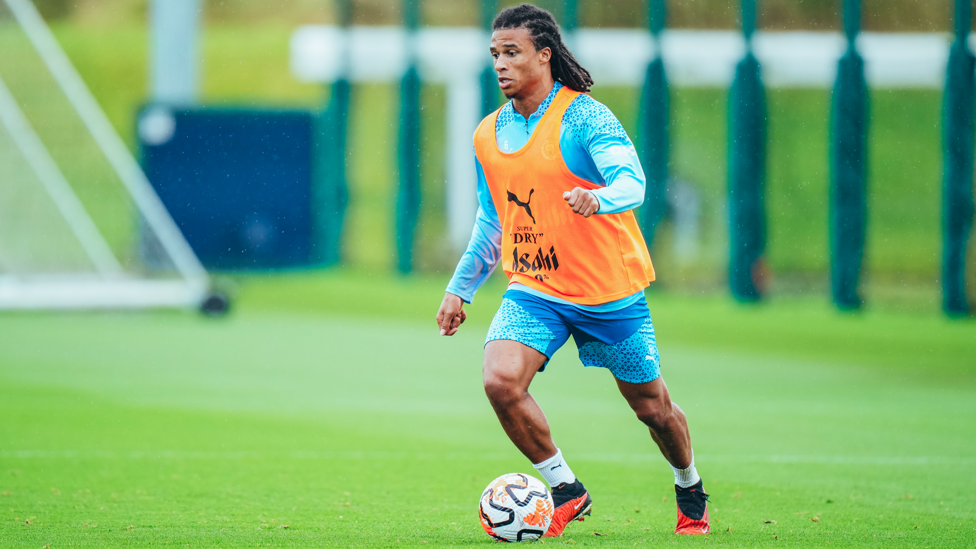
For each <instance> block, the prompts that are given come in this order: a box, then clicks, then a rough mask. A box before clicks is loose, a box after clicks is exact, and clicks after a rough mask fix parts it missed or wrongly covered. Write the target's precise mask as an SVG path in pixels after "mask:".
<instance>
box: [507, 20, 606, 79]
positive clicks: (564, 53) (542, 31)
mask: <svg viewBox="0 0 976 549" xmlns="http://www.w3.org/2000/svg"><path fill="white" fill-rule="evenodd" d="M491 28H492V30H499V29H522V28H524V29H527V30H528V31H529V35H530V36H532V44H533V45H534V46H535V49H536V51H539V50H542V49H543V48H549V50H550V51H552V58H550V60H549V66H550V67H551V69H552V78H553V79H554V80H555V81H557V82H559V83H560V84H562V85H564V86H566V87H567V88H569V89H571V90H573V91H578V92H583V93H587V92H589V91H590V88H591V87H592V86H593V77H592V76H590V71H588V70H586V69H584V68H583V66H582V65H580V64H579V61H577V60H576V58H575V57H573V53H572V52H570V51H569V48H567V47H566V44H564V43H563V38H562V35H561V34H560V32H559V25H557V24H556V19H555V18H554V17H553V16H552V14H551V13H549V12H548V11H546V10H544V9H542V8H539V7H536V6H533V5H532V4H519V5H517V6H512V7H510V8H506V9H504V10H502V12H501V13H499V14H498V16H497V17H495V20H494V21H493V22H492V24H491Z"/></svg>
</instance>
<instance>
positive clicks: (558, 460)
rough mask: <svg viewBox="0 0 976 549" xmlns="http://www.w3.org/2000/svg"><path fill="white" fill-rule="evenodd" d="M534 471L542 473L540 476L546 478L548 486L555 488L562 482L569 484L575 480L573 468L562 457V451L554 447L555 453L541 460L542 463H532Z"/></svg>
mask: <svg viewBox="0 0 976 549" xmlns="http://www.w3.org/2000/svg"><path fill="white" fill-rule="evenodd" d="M532 466H533V467H535V470H536V471H539V474H540V475H542V478H544V479H546V482H548V483H549V486H550V487H552V488H555V487H556V486H559V485H560V484H562V483H564V482H568V483H570V484H572V483H574V482H576V475H574V474H573V470H572V469H570V468H569V464H567V463H566V460H565V459H563V452H562V450H560V449H559V448H556V455H554V456H552V457H551V458H549V459H547V460H545V461H543V462H542V463H533V464H532Z"/></svg>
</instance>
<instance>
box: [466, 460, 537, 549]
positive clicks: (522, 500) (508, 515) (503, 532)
mask: <svg viewBox="0 0 976 549" xmlns="http://www.w3.org/2000/svg"><path fill="white" fill-rule="evenodd" d="M552 512H553V505H552V494H550V493H549V488H547V487H546V485H545V483H543V482H542V481H541V480H539V479H537V478H535V477H532V476H529V475H523V474H522V473H509V474H507V475H502V476H500V477H498V478H496V479H495V480H493V481H491V484H489V485H488V487H487V488H485V491H484V493H482V494H481V503H480V505H479V506H478V515H479V516H480V517H481V527H482V528H484V529H485V532H488V535H489V536H491V537H493V538H495V539H496V540H498V541H530V540H534V539H538V538H540V537H542V535H543V534H545V533H546V530H548V529H549V524H551V523H552Z"/></svg>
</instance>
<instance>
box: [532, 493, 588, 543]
mask: <svg viewBox="0 0 976 549" xmlns="http://www.w3.org/2000/svg"><path fill="white" fill-rule="evenodd" d="M592 512H593V500H592V499H591V500H590V503H589V504H588V505H587V506H586V507H584V508H583V510H582V511H580V512H579V513H576V514H575V515H573V518H571V519H569V521H568V522H567V523H566V526H569V525H570V524H572V523H574V522H583V518H584V517H588V516H590V513H592ZM566 526H563V530H562V532H559V534H556V535H550V534H549V532H548V531H546V533H545V534H543V535H542V537H544V538H558V537H559V536H562V535H563V532H565V531H566Z"/></svg>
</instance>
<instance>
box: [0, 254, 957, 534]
mask: <svg viewBox="0 0 976 549" xmlns="http://www.w3.org/2000/svg"><path fill="white" fill-rule="evenodd" d="M444 282H445V281H444V280H443V277H430V278H424V277H422V276H421V277H416V278H408V279H396V278H387V277H384V276H379V275H375V274H370V273H367V272H349V271H332V272H327V273H323V274H319V275H291V276H276V277H250V278H244V279H239V280H237V283H238V284H239V286H238V293H239V300H238V301H237V303H236V304H237V308H236V310H235V312H234V313H233V314H232V315H230V316H229V317H227V318H224V319H217V320H212V319H206V318H202V317H199V316H196V315H193V314H183V313H133V314H78V315H45V314H6V315H2V316H0V418H2V419H3V421H0V547H5V548H6V547H31V548H41V547H45V546H47V547H51V548H61V547H146V546H173V547H316V546H367V545H368V546H375V545H380V546H395V545H424V544H428V545H435V544H436V545H458V546H462V545H475V544H485V545H487V544H491V543H494V542H492V541H491V540H490V539H489V538H488V537H487V536H486V535H484V533H482V532H481V529H480V526H479V524H478V520H477V518H476V514H475V512H476V505H477V500H478V497H479V495H480V493H481V490H482V489H483V488H484V486H485V485H486V484H487V483H488V482H489V481H490V480H491V479H492V478H494V477H495V476H497V475H499V474H502V473H506V472H510V471H523V472H533V471H532V469H531V465H530V464H529V463H527V462H526V461H525V460H524V459H523V458H522V457H521V456H520V455H519V454H518V453H517V451H516V450H515V449H514V448H513V447H512V446H511V444H510V443H509V442H508V441H507V439H506V438H505V436H504V434H503V433H502V431H501V429H500V428H499V427H498V425H497V423H496V420H495V418H494V415H493V413H492V411H491V409H490V406H489V405H488V403H487V400H486V399H485V398H484V396H483V393H482V389H481V380H480V371H479V366H480V362H481V345H482V341H483V337H484V334H485V331H486V329H487V324H488V322H489V321H490V318H491V315H492V313H493V311H494V308H495V307H496V306H497V304H498V302H499V299H500V293H501V291H502V287H500V286H499V284H498V282H497V281H492V282H491V284H490V285H489V286H488V287H486V288H485V289H484V290H483V291H482V293H481V294H479V297H478V299H477V300H476V302H475V303H474V304H473V305H472V306H471V307H470V322H469V324H466V325H465V327H464V328H463V329H462V331H461V333H459V335H458V336H456V337H454V338H441V337H439V336H438V335H437V329H436V327H435V325H434V323H433V322H432V321H431V318H432V317H433V315H434V312H435V309H436V306H437V304H438V303H439V301H440V298H441V295H442V294H441V288H442V287H443V284H444ZM649 302H650V305H651V309H652V314H653V315H654V318H655V324H656V327H657V331H658V338H659V344H660V347H661V353H662V359H663V369H664V375H665V377H666V379H667V380H668V382H669V386H670V388H671V391H672V394H673V396H674V398H675V400H676V401H677V402H678V403H680V404H681V405H682V406H683V407H684V409H685V410H686V412H687V414H688V417H689V421H690V424H691V427H692V434H693V437H694V445H695V450H696V461H697V462H698V465H699V470H700V471H701V473H702V475H703V477H704V479H705V483H706V488H707V489H708V490H709V491H710V492H711V494H712V500H711V513H712V517H713V533H712V535H710V536H708V537H707V538H699V539H684V538H682V539H677V538H675V537H674V536H673V535H672V534H671V533H670V532H671V530H672V529H673V527H674V497H673V489H672V484H671V483H672V480H673V479H672V478H671V471H670V468H669V467H668V466H667V464H666V463H665V462H664V461H663V459H662V458H661V457H660V456H659V455H658V453H657V451H656V449H655V448H654V446H653V444H652V443H651V441H650V439H649V437H648V436H647V435H646V432H645V431H644V430H643V429H642V428H641V425H640V424H639V423H638V422H637V420H636V419H634V418H633V417H632V415H631V412H630V411H629V409H628V408H627V406H626V404H625V403H624V401H623V399H622V398H620V397H619V395H617V394H616V392H615V388H614V384H613V383H612V381H611V377H610V375H609V374H608V373H607V372H605V371H600V370H595V369H584V368H583V367H582V366H581V365H580V364H579V362H578V360H577V359H576V357H575V348H574V346H573V345H572V344H569V345H567V347H566V348H564V349H563V350H562V351H560V352H559V353H558V354H557V355H556V358H555V359H554V360H553V362H552V364H551V365H550V368H549V369H548V370H547V372H546V373H544V374H542V375H541V376H540V378H539V379H538V380H537V382H536V385H535V386H534V389H533V392H534V394H535V395H536V397H537V398H538V399H539V400H540V402H541V403H542V405H543V407H544V408H545V410H546V411H547V413H548V414H549V419H550V421H551V423H552V426H553V430H554V434H555V436H556V439H557V443H558V444H559V445H560V447H561V448H562V449H563V451H564V453H565V454H566V455H567V458H568V459H569V461H570V463H571V464H572V466H573V468H574V470H575V471H576V472H577V473H578V474H579V476H580V477H581V478H582V479H583V480H584V482H586V484H587V486H588V488H589V489H590V490H591V493H592V494H593V497H594V500H595V508H594V514H593V516H592V518H591V519H589V520H587V521H586V522H583V523H575V524H574V525H573V526H571V527H570V528H569V529H568V530H567V534H566V536H565V537H563V538H561V539H558V540H550V541H546V542H545V543H546V544H547V545H551V544H566V545H588V546H607V547H611V546H612V547H617V546H631V545H635V544H637V545H672V544H675V545H682V546H700V545H716V544H717V545H722V546H736V547H738V546H741V547H755V546H789V547H794V546H818V547H820V546H827V545H830V546H839V547H860V546H905V547H909V546H911V547H972V546H974V545H976V451H974V450H976V448H974V440H976V421H974V419H973V418H976V362H974V360H973V357H974V356H976V325H974V324H973V323H972V322H949V321H947V320H943V319H941V318H939V317H937V316H934V315H933V316H917V315H916V316H906V315H899V314H895V313H882V312H865V313H862V314H857V315H842V314H839V313H836V312H834V311H832V310H831V309H830V308H829V307H828V306H827V305H826V304H825V303H822V302H820V301H812V300H797V301H779V302H776V303H773V304H770V305H766V306H762V307H740V306H735V305H733V304H731V303H729V302H727V301H725V300H723V299H718V298H689V297H676V296H674V295H670V294H664V293H659V292H651V293H650V294H649ZM28 522H29V524H28Z"/></svg>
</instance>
